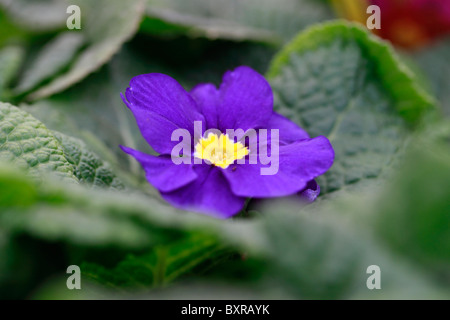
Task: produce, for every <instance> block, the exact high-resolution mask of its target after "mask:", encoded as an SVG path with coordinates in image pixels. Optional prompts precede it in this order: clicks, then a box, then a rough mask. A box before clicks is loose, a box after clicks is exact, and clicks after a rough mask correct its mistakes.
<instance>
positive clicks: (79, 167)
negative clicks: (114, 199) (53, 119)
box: [53, 132, 125, 190]
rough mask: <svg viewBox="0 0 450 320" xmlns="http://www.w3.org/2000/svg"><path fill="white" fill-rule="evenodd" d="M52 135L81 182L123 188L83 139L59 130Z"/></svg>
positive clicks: (114, 188)
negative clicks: (59, 144)
mask: <svg viewBox="0 0 450 320" xmlns="http://www.w3.org/2000/svg"><path fill="white" fill-rule="evenodd" d="M53 135H54V136H55V137H56V139H58V141H59V142H60V143H61V145H62V147H63V150H64V155H65V157H66V159H67V161H69V163H70V164H71V165H72V166H73V167H74V175H75V176H76V177H77V178H78V180H79V181H80V182H81V183H84V184H87V185H90V186H92V187H94V188H111V189H113V190H122V189H124V188H125V186H124V185H123V183H122V182H121V181H120V180H119V178H117V177H116V175H115V174H114V172H112V169H111V167H110V166H109V164H108V163H105V162H104V161H103V160H102V159H100V158H99V157H98V156H97V155H96V154H95V153H93V152H91V151H89V150H88V148H87V147H86V145H85V143H84V142H83V141H81V140H79V139H76V138H72V137H69V136H66V135H64V134H61V133H59V132H53Z"/></svg>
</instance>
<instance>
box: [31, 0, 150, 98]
mask: <svg viewBox="0 0 450 320" xmlns="http://www.w3.org/2000/svg"><path fill="white" fill-rule="evenodd" d="M70 4H74V5H78V6H79V7H80V9H81V12H82V21H81V30H80V31H72V32H81V33H82V34H83V37H84V38H85V40H86V42H87V45H86V48H85V49H84V50H82V51H81V53H80V54H79V55H78V56H77V57H76V58H75V61H74V62H73V63H72V64H71V66H70V68H69V70H68V71H66V72H64V73H63V74H62V75H60V76H58V77H56V78H55V79H53V80H52V81H51V82H50V83H48V84H46V85H44V86H43V87H41V88H39V89H38V90H37V91H35V92H33V93H31V94H30V95H29V96H28V98H29V99H31V100H35V99H39V98H43V97H47V96H49V95H52V94H54V93H57V92H60V91H62V90H64V89H66V88H68V87H70V86H71V85H72V84H74V83H76V82H79V81H80V80H82V79H83V78H84V77H86V76H87V75H88V74H90V73H92V72H93V71H95V70H97V69H98V68H100V67H101V66H102V65H103V64H105V63H106V62H107V61H108V60H110V59H111V57H112V56H113V55H114V54H115V53H116V52H117V51H119V49H120V47H121V45H122V44H123V43H124V42H125V41H127V40H128V39H129V38H130V37H131V36H132V35H133V34H134V32H135V31H136V30H137V28H138V26H139V23H140V20H141V17H142V13H143V9H144V7H143V6H144V4H143V0H131V1H126V2H125V1H121V0H113V1H111V0H98V1H89V0H75V1H71V2H70ZM64 12H65V11H64ZM99 12H101V14H99ZM52 54H54V53H53V52H52ZM42 59H43V58H42ZM46 59H49V58H46ZM36 77H37V76H36Z"/></svg>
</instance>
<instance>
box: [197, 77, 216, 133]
mask: <svg viewBox="0 0 450 320" xmlns="http://www.w3.org/2000/svg"><path fill="white" fill-rule="evenodd" d="M190 94H191V96H192V98H194V100H195V101H196V102H197V106H198V108H199V111H200V113H201V114H203V116H204V117H205V119H206V129H211V128H212V129H217V128H218V127H219V125H218V113H217V112H218V110H217V108H219V107H220V96H219V90H217V88H216V86H215V85H213V84H212V83H202V84H198V85H196V86H195V87H194V88H192V90H191V92H190Z"/></svg>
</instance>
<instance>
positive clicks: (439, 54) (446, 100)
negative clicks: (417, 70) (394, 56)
mask: <svg viewBox="0 0 450 320" xmlns="http://www.w3.org/2000/svg"><path fill="white" fill-rule="evenodd" d="M449 56H450V39H444V40H442V41H441V42H439V43H436V44H434V45H433V46H432V47H425V48H423V49H422V50H420V51H418V52H415V53H414V54H413V55H412V57H413V58H414V59H415V60H416V61H417V63H418V64H419V66H420V67H422V70H423V72H424V73H425V74H426V75H427V76H428V78H429V80H430V82H431V86H432V90H433V93H434V94H435V95H436V96H437V98H438V100H439V102H440V104H441V106H442V108H443V113H444V114H445V115H446V116H447V117H449V116H450V93H449V90H448V88H449V87H450V79H449V77H448V74H450V67H449V65H448V57H449Z"/></svg>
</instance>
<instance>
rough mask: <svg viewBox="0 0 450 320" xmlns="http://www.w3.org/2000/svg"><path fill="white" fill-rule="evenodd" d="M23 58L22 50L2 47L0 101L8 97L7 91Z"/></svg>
mask: <svg viewBox="0 0 450 320" xmlns="http://www.w3.org/2000/svg"><path fill="white" fill-rule="evenodd" d="M23 56H24V51H23V48H21V47H18V46H9V47H4V48H2V49H1V50H0V99H5V96H7V95H9V93H8V92H7V89H8V87H9V85H10V84H11V81H12V80H13V79H14V77H15V76H16V73H17V71H18V69H19V67H20V64H21V62H22V59H23Z"/></svg>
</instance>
